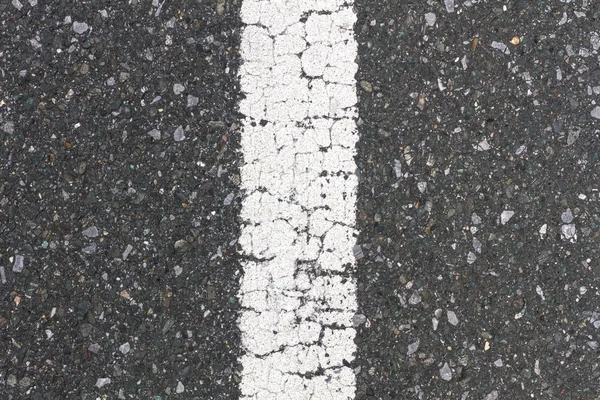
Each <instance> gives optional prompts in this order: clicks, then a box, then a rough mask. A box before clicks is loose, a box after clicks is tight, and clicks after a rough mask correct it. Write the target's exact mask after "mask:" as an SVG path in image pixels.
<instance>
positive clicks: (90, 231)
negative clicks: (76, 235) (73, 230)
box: [81, 226, 98, 238]
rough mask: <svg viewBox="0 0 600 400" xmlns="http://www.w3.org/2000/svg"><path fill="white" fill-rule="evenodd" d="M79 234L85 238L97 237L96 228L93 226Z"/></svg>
mask: <svg viewBox="0 0 600 400" xmlns="http://www.w3.org/2000/svg"><path fill="white" fill-rule="evenodd" d="M81 233H82V234H83V236H85V237H88V238H95V237H97V236H98V228H96V227H95V226H90V227H89V228H85V229H84V230H83V231H81Z"/></svg>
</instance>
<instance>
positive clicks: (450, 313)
mask: <svg viewBox="0 0 600 400" xmlns="http://www.w3.org/2000/svg"><path fill="white" fill-rule="evenodd" d="M446 314H447V316H448V322H450V323H451V324H452V325H454V326H456V325H458V317H457V316H456V313H455V312H454V311H448V312H447V313H446Z"/></svg>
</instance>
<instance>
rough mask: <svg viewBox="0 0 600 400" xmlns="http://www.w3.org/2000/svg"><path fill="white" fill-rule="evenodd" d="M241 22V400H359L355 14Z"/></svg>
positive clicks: (268, 6)
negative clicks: (355, 365) (353, 365)
mask: <svg viewBox="0 0 600 400" xmlns="http://www.w3.org/2000/svg"><path fill="white" fill-rule="evenodd" d="M242 20H243V22H244V23H245V24H246V25H245V28H244V29H243V32H242V42H241V54H242V57H243V59H244V62H243V63H242V65H241V66H240V85H241V90H242V92H243V94H244V98H243V99H242V100H241V102H240V105H239V109H240V113H241V114H243V115H245V118H244V120H243V123H242V137H241V145H242V151H243V153H244V164H243V165H242V166H241V168H240V174H241V182H242V183H241V186H242V190H243V191H244V192H245V195H244V198H243V201H242V212H241V219H242V221H243V224H242V229H241V234H240V238H239V241H238V243H239V245H240V249H241V251H240V253H241V256H242V265H243V267H244V275H243V277H242V278H241V284H240V291H239V294H238V295H239V298H240V303H241V312H240V318H239V325H240V330H241V331H242V345H243V348H244V351H245V354H244V356H243V357H242V358H241V360H240V362H241V364H242V366H243V368H244V372H243V374H242V381H241V383H240V389H241V392H242V398H243V399H256V400H259V399H260V400H262V399H277V400H279V399H314V400H317V399H325V398H327V399H331V398H336V399H351V398H353V397H354V391H355V388H354V386H355V377H354V371H353V370H352V368H351V362H352V361H353V358H354V352H355V348H356V345H355V344H354V336H355V334H356V332H355V329H354V325H353V321H352V317H353V316H354V314H355V313H356V308H357V304H356V284H355V281H354V278H353V269H354V261H355V259H354V253H353V249H354V246H355V242H356V240H355V238H356V232H355V219H356V215H355V213H356V211H355V199H356V188H357V186H358V178H357V176H356V164H355V162H354V155H355V144H356V141H357V139H358V135H357V132H356V123H355V120H356V117H357V111H356V103H357V95H356V89H355V87H356V81H355V77H354V76H355V74H356V72H357V66H356V63H355V59H356V50H357V45H356V42H355V40H354V33H353V26H354V23H355V21H356V16H355V14H354V12H353V10H352V4H351V2H347V1H340V0H318V1H317V0H304V1H302V2H298V1H292V0H244V2H243V4H242Z"/></svg>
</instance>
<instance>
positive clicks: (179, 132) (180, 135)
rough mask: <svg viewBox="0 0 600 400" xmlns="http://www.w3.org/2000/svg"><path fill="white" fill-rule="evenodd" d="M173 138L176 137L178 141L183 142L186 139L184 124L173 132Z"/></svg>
mask: <svg viewBox="0 0 600 400" xmlns="http://www.w3.org/2000/svg"><path fill="white" fill-rule="evenodd" d="M173 139H175V141H176V142H181V141H183V140H185V133H184V132H183V126H181V125H179V126H178V127H177V129H175V132H173Z"/></svg>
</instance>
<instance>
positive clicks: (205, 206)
mask: <svg viewBox="0 0 600 400" xmlns="http://www.w3.org/2000/svg"><path fill="white" fill-rule="evenodd" d="M216 3H217V4H215V2H212V1H206V2H198V1H195V0H193V1H192V0H180V1H166V2H165V1H162V0H161V1H160V2H158V1H155V0H148V1H136V0H131V1H118V2H115V1H104V0H94V1H74V0H73V1H70V0H57V1H32V0H30V1H25V0H21V1H20V2H19V1H12V0H11V1H0V266H2V267H3V268H4V271H5V277H6V280H4V279H2V282H1V283H0V398H1V399H3V400H5V399H15V400H16V399H36V400H37V399H97V398H101V399H104V398H106V399H165V398H166V397H169V398H170V399H172V398H181V399H237V398H238V396H239V395H238V394H237V385H236V383H235V382H234V379H235V372H236V362H237V361H236V360H237V358H238V355H237V354H236V351H237V349H238V348H239V346H238V335H237V330H236V319H237V301H236V297H235V294H236V293H237V290H238V288H237V280H236V279H235V276H236V274H235V273H236V272H237V270H238V268H239V265H238V264H237V263H236V262H235V261H234V260H233V256H234V255H235V251H233V247H234V244H233V243H235V240H236V239H237V237H238V230H237V228H236V227H237V226H238V222H237V217H238V212H239V202H238V200H237V198H236V197H234V195H232V193H233V194H235V195H237V193H238V186H237V184H238V181H239V177H236V174H237V171H236V162H237V159H238V154H237V153H235V152H234V151H232V149H235V148H236V142H237V139H236V136H235V135H231V132H232V129H231V128H232V126H233V124H234V123H235V121H236V120H238V117H237V116H236V115H234V114H232V110H235V107H236V103H237V98H236V93H237V91H236V86H235V82H236V81H237V77H236V75H237V60H238V58H237V55H236V50H235V49H236V47H237V40H238V39H239V31H236V27H237V26H238V22H237V21H238V18H239V7H235V6H234V5H233V4H230V5H228V6H227V7H222V6H223V2H216ZM219 4H221V7H219ZM228 199H229V200H228ZM225 226H226V227H227V229H223V227H225ZM21 257H22V258H21ZM20 260H22V263H21V262H20Z"/></svg>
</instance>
